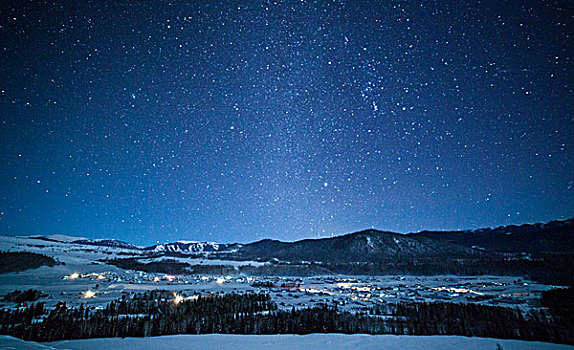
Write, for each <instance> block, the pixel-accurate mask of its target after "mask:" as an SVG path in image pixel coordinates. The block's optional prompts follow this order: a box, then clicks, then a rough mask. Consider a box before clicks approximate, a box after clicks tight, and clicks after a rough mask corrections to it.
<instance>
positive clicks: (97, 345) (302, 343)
mask: <svg viewBox="0 0 574 350" xmlns="http://www.w3.org/2000/svg"><path fill="white" fill-rule="evenodd" d="M498 346H500V348H502V349H504V350H513V349H515V350H534V349H549V350H559V349H573V348H574V347H573V346H569V345H559V344H551V343H542V342H528V341H521V340H505V339H492V338H467V337H459V336H395V335H363V334H353V335H344V334H309V335H224V334H213V335H174V336H164V337H152V338H125V339H121V338H111V339H84V340H67V341H61V342H54V343H34V342H25V341H22V340H19V339H16V338H12V337H8V336H0V349H31V350H33V349H94V350H95V349H114V350H133V349H146V350H155V349H158V350H159V349H172V350H176V349H220V350H225V349H229V350H239V349H250V350H256V349H273V350H294V349H314V350H316V349H329V350H337V349H373V350H374V349H377V350H379V349H403V350H410V349H412V350H421V349H427V350H434V349H436V350H439V349H440V350H460V349H476V350H482V349H484V350H496V349H497V347H498Z"/></svg>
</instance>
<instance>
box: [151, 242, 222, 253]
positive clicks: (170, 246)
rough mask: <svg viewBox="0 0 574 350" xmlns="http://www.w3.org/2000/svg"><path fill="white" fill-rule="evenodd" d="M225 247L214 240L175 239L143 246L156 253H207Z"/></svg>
mask: <svg viewBox="0 0 574 350" xmlns="http://www.w3.org/2000/svg"><path fill="white" fill-rule="evenodd" d="M227 247H228V245H227V244H219V243H215V242H196V241H176V242H170V243H164V244H158V245H154V246H151V247H147V248H144V250H147V251H152V252H156V253H164V252H168V253H208V252H216V251H219V250H223V249H225V248H227Z"/></svg>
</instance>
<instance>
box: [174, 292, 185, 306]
mask: <svg viewBox="0 0 574 350" xmlns="http://www.w3.org/2000/svg"><path fill="white" fill-rule="evenodd" d="M173 296H174V297H175V299H173V302H174V303H175V305H177V304H179V303H181V302H182V301H183V297H182V296H181V295H178V294H176V293H173Z"/></svg>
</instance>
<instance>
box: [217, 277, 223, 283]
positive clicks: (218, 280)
mask: <svg viewBox="0 0 574 350" xmlns="http://www.w3.org/2000/svg"><path fill="white" fill-rule="evenodd" d="M224 282H225V278H221V277H218V278H217V279H216V280H215V283H217V284H223V283H224Z"/></svg>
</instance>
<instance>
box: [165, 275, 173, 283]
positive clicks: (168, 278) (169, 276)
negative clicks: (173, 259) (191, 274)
mask: <svg viewBox="0 0 574 350" xmlns="http://www.w3.org/2000/svg"><path fill="white" fill-rule="evenodd" d="M165 279H166V280H168V281H169V282H171V281H173V280H174V279H175V276H172V275H165Z"/></svg>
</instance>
